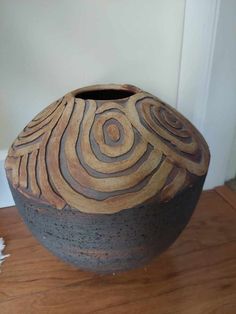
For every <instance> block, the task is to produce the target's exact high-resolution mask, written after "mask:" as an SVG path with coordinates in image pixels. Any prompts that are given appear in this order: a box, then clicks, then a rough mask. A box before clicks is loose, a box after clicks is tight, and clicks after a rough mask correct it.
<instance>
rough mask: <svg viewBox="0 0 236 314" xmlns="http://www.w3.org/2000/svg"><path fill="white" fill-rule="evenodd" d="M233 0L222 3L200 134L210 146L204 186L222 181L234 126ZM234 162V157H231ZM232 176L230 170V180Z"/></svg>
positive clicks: (235, 11)
mask: <svg viewBox="0 0 236 314" xmlns="http://www.w3.org/2000/svg"><path fill="white" fill-rule="evenodd" d="M235 58H236V1H235V0H222V1H221V6H220V12H219V20H218V27H217V33H216V41H215V49H214V56H213V64H212V73H211V80H210V85H209V96H208V102H207V110H206V116H205V121H204V129H203V133H204V134H205V137H206V139H207V141H208V143H209V144H210V149H211V166H210V169H209V173H208V177H207V180H206V186H207V187H212V186H215V185H216V184H217V185H220V184H223V183H224V182H225V179H226V178H227V175H228V176H230V175H229V173H227V168H228V164H229V159H230V157H231V152H233V150H234V154H235V149H233V147H234V145H235V142H234V132H235V127H236V62H235ZM233 159H234V161H235V162H236V156H234V157H233ZM234 175H235V172H234V171H233V169H232V174H231V177H233V176H234Z"/></svg>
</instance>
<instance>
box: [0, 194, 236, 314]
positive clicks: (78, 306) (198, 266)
mask: <svg viewBox="0 0 236 314" xmlns="http://www.w3.org/2000/svg"><path fill="white" fill-rule="evenodd" d="M235 226H236V212H235V209H234V208H233V207H232V206H231V205H230V204H229V203H228V202H227V201H226V200H225V199H224V198H223V197H222V196H221V195H219V193H217V192H216V191H207V192H203V194H202V196H201V199H200V201H199V204H198V207H197V209H196V211H195V213H194V215H193V217H192V219H191V222H190V224H189V225H188V227H187V228H186V229H185V231H184V232H183V233H182V235H181V236H180V237H179V238H178V240H177V241H176V242H175V244H174V245H172V247H171V248H170V249H168V250H167V251H166V252H165V253H164V254H163V255H162V256H160V257H159V258H157V259H155V260H154V261H153V262H152V263H151V264H150V265H148V266H147V267H146V268H142V269H138V270H134V271H130V272H126V273H120V274H115V275H103V276H101V275H95V274H92V273H88V272H82V271H79V270H76V269H75V268H73V267H71V266H69V265H66V264H64V263H62V262H60V261H59V260H58V259H57V258H55V257H54V256H52V255H51V254H50V253H49V252H48V251H46V250H45V249H44V248H43V247H42V246H41V245H40V244H38V242H37V241H36V240H35V239H34V238H33V237H32V236H31V235H30V233H29V232H28V231H27V229H26V227H25V225H24V224H23V222H22V221H21V219H20V217H19V215H18V213H17V210H16V208H14V207H11V208H5V209H0V234H1V236H3V237H4V238H5V240H6V244H7V249H6V251H5V253H9V254H11V256H10V257H9V258H8V259H7V260H6V261H5V262H4V264H3V265H2V267H1V269H2V272H1V273H0V309H1V311H0V313H1V314H12V313H14V314H15V313H17V314H21V313H22V314H28V313H34V314H35V313H36V314H37V313H40V314H41V313H52V314H54V313H55V314H62V313H66V314H71V313H79V314H85V313H113V314H114V313H115V314H116V313H135V314H136V313H145V314H152V313H158V314H213V313H214V314H234V313H235V309H236V228H235Z"/></svg>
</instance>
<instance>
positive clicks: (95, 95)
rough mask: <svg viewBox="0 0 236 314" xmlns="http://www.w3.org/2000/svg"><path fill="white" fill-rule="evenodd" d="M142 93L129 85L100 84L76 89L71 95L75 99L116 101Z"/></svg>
mask: <svg viewBox="0 0 236 314" xmlns="http://www.w3.org/2000/svg"><path fill="white" fill-rule="evenodd" d="M140 92H141V89H139V88H138V87H136V86H133V85H128V84H123V85H120V84H100V85H93V86H88V87H84V88H80V89H76V90H75V91H73V92H72V93H71V94H72V95H73V97H74V98H78V99H84V100H87V99H91V100H108V101H109V100H110V101H115V100H122V99H126V98H129V97H131V96H133V95H135V94H137V93H140Z"/></svg>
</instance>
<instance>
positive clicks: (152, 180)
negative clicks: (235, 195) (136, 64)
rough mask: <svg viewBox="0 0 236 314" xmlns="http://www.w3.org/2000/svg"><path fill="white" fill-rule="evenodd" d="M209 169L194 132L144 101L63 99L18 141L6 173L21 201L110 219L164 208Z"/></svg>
mask: <svg viewBox="0 0 236 314" xmlns="http://www.w3.org/2000/svg"><path fill="white" fill-rule="evenodd" d="M208 163H209V151H208V147H207V144H206V143H205V141H204V139H203V138H202V136H201V135H200V134H199V132H198V131H197V130H196V129H195V128H194V127H193V126H192V125H191V124H190V122H188V121H187V120H186V119H185V118H184V117H183V116H181V115H180V114H179V113H178V112H176V111H175V110H174V109H173V108H171V107H170V106H168V105H166V104H163V103H162V102H160V101H159V100H157V99H155V98H154V97H152V96H150V94H147V93H144V92H140V93H137V94H135V95H133V96H131V97H129V98H128V99H125V100H124V101H117V102H111V101H103V102H101V101H94V100H86V101H85V100H83V99H79V98H74V97H73V96H72V95H71V94H68V95H66V96H65V97H63V98H62V99H60V100H58V101H56V102H55V103H53V104H51V105H50V106H48V107H47V108H46V109H45V110H43V111H42V112H41V113H40V114H38V115H37V116H36V117H35V118H34V119H33V120H32V121H31V122H30V123H29V124H28V125H27V126H26V127H25V129H24V130H23V131H22V132H21V133H20V134H19V136H18V138H17V139H16V140H15V141H14V143H13V144H12V147H11V148H10V150H9V154H8V157H7V160H6V169H7V175H8V179H9V181H10V182H11V184H12V185H13V186H14V187H15V188H17V189H18V190H19V191H20V192H21V193H23V194H24V195H25V196H26V197H32V198H36V199H38V198H40V199H41V201H42V202H45V204H50V205H52V206H54V207H56V208H58V209H62V208H64V207H66V206H70V207H72V208H75V209H78V210H80V211H82V212H87V213H103V214H104V213H106V214H109V213H114V212H118V211H120V210H122V209H126V208H131V207H134V206H138V205H140V204H142V203H143V202H145V201H147V200H149V199H151V198H153V197H156V196H157V197H160V201H167V200H168V199H170V198H172V197H173V196H174V195H175V194H176V193H177V192H179V191H180V190H182V189H183V188H184V187H185V186H186V184H187V183H188V182H189V181H188V180H189V177H190V176H192V175H195V176H202V175H205V173H206V171H207V168H208Z"/></svg>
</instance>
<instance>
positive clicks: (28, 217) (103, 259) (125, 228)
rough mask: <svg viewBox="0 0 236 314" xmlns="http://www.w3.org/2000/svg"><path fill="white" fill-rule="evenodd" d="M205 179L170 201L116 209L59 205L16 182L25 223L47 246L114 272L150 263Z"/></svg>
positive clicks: (185, 216) (87, 266) (185, 217)
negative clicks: (87, 211) (36, 196)
mask: <svg viewBox="0 0 236 314" xmlns="http://www.w3.org/2000/svg"><path fill="white" fill-rule="evenodd" d="M204 179H205V178H204V177H202V178H200V179H199V181H198V182H197V183H195V185H194V186H193V187H191V188H187V189H185V190H184V191H183V192H181V193H179V194H178V195H177V196H175V197H174V198H173V199H172V200H171V201H169V202H167V203H164V204H161V205H160V204H158V202H152V203H149V204H146V205H142V206H139V207H136V208H132V209H126V210H123V211H121V212H119V213H115V214H111V215H104V214H101V215H99V214H85V213H82V212H80V211H78V210H73V209H64V210H56V209H54V208H51V207H49V206H45V205H42V204H40V203H37V202H35V201H33V200H29V199H28V198H26V197H25V196H23V195H22V194H21V193H19V192H18V191H17V190H15V189H14V188H12V187H11V186H10V187H11V190H12V194H13V197H14V200H15V202H16V206H17V208H18V209H19V211H20V214H21V216H22V217H23V219H24V221H25V223H26V224H27V226H28V227H29V229H30V230H31V232H32V233H33V234H34V236H35V237H36V238H37V239H38V240H39V241H40V242H41V243H42V244H43V245H44V246H45V247H46V248H48V249H49V250H50V251H51V252H53V253H54V254H55V255H56V256H58V257H59V258H61V259H62V260H64V261H66V262H69V263H72V264H74V265H76V266H78V267H79V268H81V269H84V270H91V271H95V272H99V273H109V272H118V271H123V270H128V269H131V268H135V267H139V266H141V265H144V264H145V263H147V262H148V261H149V260H150V259H152V258H153V257H154V256H157V255H158V254H160V253H161V252H163V251H164V250H165V249H167V248H168V247H169V246H170V245H171V244H172V243H173V242H174V241H175V239H176V238H177V237H178V235H179V234H180V233H181V231H182V230H183V229H184V227H185V226H186V224H187V223H188V221H189V219H190V217H191V215H192V213H193V210H194V208H195V206H196V203H197V201H198V198H199V196H200V193H201V190H202V185H203V183H204Z"/></svg>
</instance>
